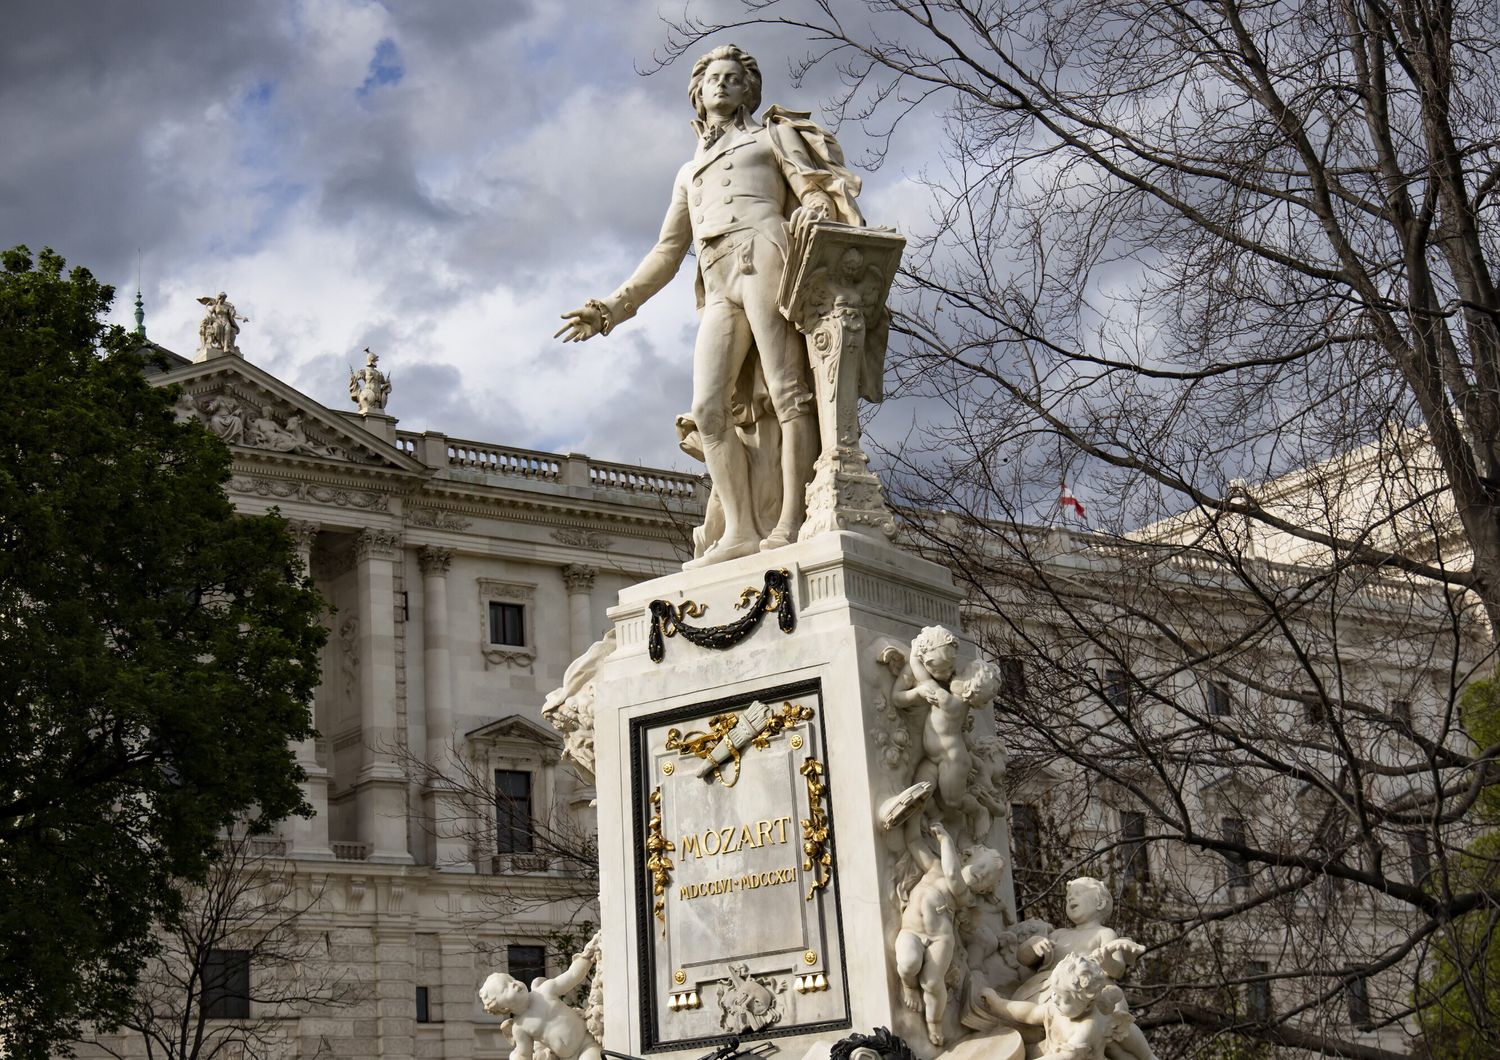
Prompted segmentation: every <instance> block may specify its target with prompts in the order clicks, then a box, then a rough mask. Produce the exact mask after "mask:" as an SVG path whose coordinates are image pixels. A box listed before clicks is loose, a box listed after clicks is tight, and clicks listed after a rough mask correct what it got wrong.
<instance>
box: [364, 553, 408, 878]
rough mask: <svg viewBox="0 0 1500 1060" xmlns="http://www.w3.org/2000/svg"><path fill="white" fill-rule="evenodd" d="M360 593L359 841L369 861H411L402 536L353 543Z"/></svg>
mask: <svg viewBox="0 0 1500 1060" xmlns="http://www.w3.org/2000/svg"><path fill="white" fill-rule="evenodd" d="M354 555H355V565H356V568H357V575H356V581H357V585H358V592H359V618H360V626H359V722H360V736H361V739H362V741H363V749H362V753H361V758H360V771H359V775H358V777H357V779H356V781H355V783H356V785H357V787H358V789H359V791H358V796H357V804H356V805H357V814H358V830H359V838H360V841H361V842H363V843H368V844H369V847H370V860H371V861H377V862H378V861H386V862H406V863H410V862H411V860H412V857H411V853H410V852H409V851H408V849H407V839H406V776H405V774H404V772H403V771H402V769H401V767H400V765H399V762H398V752H399V747H400V740H401V737H402V735H403V734H402V733H401V732H400V728H399V726H398V724H397V718H396V593H395V564H396V562H397V561H398V560H399V558H400V556H401V537H400V535H399V534H396V533H394V532H392V531H389V530H379V529H367V530H363V531H361V532H360V533H359V535H358V536H357V537H356V539H355V549H354Z"/></svg>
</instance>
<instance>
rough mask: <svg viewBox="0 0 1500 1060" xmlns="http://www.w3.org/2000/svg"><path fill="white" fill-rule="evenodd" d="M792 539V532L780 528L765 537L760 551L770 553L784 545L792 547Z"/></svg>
mask: <svg viewBox="0 0 1500 1060" xmlns="http://www.w3.org/2000/svg"><path fill="white" fill-rule="evenodd" d="M792 537H793V534H792V531H790V530H787V529H785V528H783V527H780V526H778V527H777V528H776V529H774V530H772V531H771V532H770V533H769V534H767V535H766V536H765V539H764V540H762V541H761V543H760V550H761V551H762V552H769V551H771V549H773V548H781V547H782V546H783V545H790V544H791V543H792Z"/></svg>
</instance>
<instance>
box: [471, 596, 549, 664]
mask: <svg viewBox="0 0 1500 1060" xmlns="http://www.w3.org/2000/svg"><path fill="white" fill-rule="evenodd" d="M535 598H536V586H534V585H522V584H520V583H516V582H502V581H496V580H495V579H493V578H480V579H479V630H480V632H479V647H480V650H481V652H482V653H483V654H484V661H485V665H486V667H491V666H507V667H512V668H514V667H523V668H529V667H530V666H531V665H532V663H533V662H535V661H536V628H535V627H536V614H535V608H534V606H533V604H534V601H535Z"/></svg>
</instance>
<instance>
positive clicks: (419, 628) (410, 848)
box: [108, 350, 706, 1058]
mask: <svg viewBox="0 0 1500 1060" xmlns="http://www.w3.org/2000/svg"><path fill="white" fill-rule="evenodd" d="M159 352H160V351H159ZM168 359H169V361H170V365H169V367H168V369H167V370H166V371H165V372H162V373H160V374H157V375H155V376H154V381H155V382H157V383H159V384H160V385H163V386H165V385H176V386H178V387H180V394H179V397H178V401H177V410H178V415H179V418H196V419H198V420H200V421H202V422H203V423H205V424H206V425H207V426H208V428H209V429H210V430H212V431H214V432H215V433H216V434H218V435H220V436H221V437H222V438H224V440H225V441H226V442H228V443H229V444H230V447H231V449H232V452H233V471H232V477H231V479H230V482H229V487H228V489H229V493H230V496H231V497H232V499H233V501H234V503H235V505H236V507H237V508H238V509H239V510H240V511H242V512H247V513H263V512H267V511H270V510H272V509H275V510H277V511H279V512H280V514H281V515H282V516H283V517H284V518H285V519H286V520H287V521H288V523H289V526H290V528H291V530H292V532H293V534H294V536H295V540H296V542H297V544H298V547H299V549H300V552H301V556H302V559H303V561H304V563H305V564H306V567H307V570H308V571H309V572H310V574H311V576H312V579H313V583H314V585H315V586H316V587H317V589H318V591H319V592H320V593H322V595H323V597H324V598H325V599H326V600H327V602H328V604H329V605H330V608H331V609H330V612H329V614H328V616H327V625H328V630H329V637H328V643H327V646H326V648H325V652H324V656H323V665H322V675H323V680H322V684H321V686H320V687H319V689H318V691H317V694H316V700H315V705H314V712H315V725H316V728H317V730H318V733H319V736H318V737H317V738H316V739H315V740H308V741H306V742H304V743H303V744H302V745H301V746H299V747H298V748H297V755H298V759H299V761H300V762H301V763H302V765H303V768H304V769H305V770H306V773H307V778H308V779H307V782H306V786H305V788H306V798H307V801H308V802H309V803H310V804H311V806H312V807H313V809H314V811H315V815H314V816H313V817H312V818H310V819H306V820H304V819H301V818H294V819H293V820H291V821H289V822H286V823H285V824H284V825H283V826H282V831H281V833H280V834H279V835H278V836H277V837H275V838H273V839H271V840H257V841H256V843H255V845H256V849H257V852H258V854H259V855H260V858H259V861H258V864H260V865H262V866H263V867H265V868H266V870H267V871H268V873H269V874H271V875H274V876H275V878H276V879H277V881H278V882H279V885H280V886H282V887H283V888H285V889H286V895H285V901H286V903H287V904H288V906H289V907H290V906H297V905H298V904H299V902H300V903H301V904H302V905H307V906H309V907H310V908H308V909H307V910H306V912H304V913H301V914H300V915H299V917H298V921H297V925H296V927H297V931H298V932H299V934H300V935H301V936H302V937H303V938H307V939H312V940H314V941H315V943H316V945H314V946H313V947H312V948H311V949H310V950H309V951H308V955H307V957H308V960H309V961H310V962H312V963H314V964H317V965H318V968H317V969H316V974H318V975H321V976H325V977H327V978H328V979H329V980H330V981H333V980H337V981H338V982H339V983H340V984H341V985H342V987H343V989H342V990H341V991H340V993H341V994H342V995H343V996H342V999H341V1001H340V1003H339V1004H336V1005H331V1006H324V1007H320V1008H318V1009H316V1010H314V1011H311V1012H307V1013H302V1014H299V1013H298V1012H297V1011H296V1006H285V1005H280V1006H271V1007H270V1008H274V1009H275V1010H274V1011H250V1012H249V1016H250V1017H251V1018H252V1019H261V1018H266V1019H268V1020H269V1022H270V1023H272V1024H274V1026H273V1027H272V1029H271V1032H270V1034H269V1037H270V1039H271V1041H272V1042H273V1043H274V1052H275V1053H276V1054H278V1055H284V1056H287V1057H294V1056H306V1057H310V1056H331V1057H336V1056H349V1057H361V1058H369V1057H389V1058H395V1057H414V1056H420V1057H448V1058H457V1057H479V1058H482V1057H499V1056H503V1055H506V1054H508V1052H509V1049H510V1043H509V1041H508V1040H507V1039H506V1038H505V1037H504V1036H503V1035H501V1034H500V1033H499V1021H498V1020H496V1019H494V1018H493V1017H490V1016H487V1015H485V1014H484V1013H483V1012H482V1011H481V1010H480V1008H479V1006H478V1003H477V1000H476V994H475V991H476V988H477V986H478V984H479V982H480V981H481V980H482V979H483V977H484V976H485V975H486V974H487V973H488V972H490V971H493V970H495V969H497V968H499V969H505V968H507V966H509V967H510V969H511V970H512V971H514V972H516V973H517V974H519V975H522V976H527V977H529V975H531V974H535V973H536V971H537V970H539V968H540V967H541V966H544V965H546V964H547V963H548V962H547V959H546V956H545V954H546V948H547V947H548V945H549V943H550V942H552V941H553V940H554V939H555V938H556V936H557V935H558V933H560V932H569V931H577V930H580V929H581V928H582V929H585V930H586V928H587V922H588V919H589V917H590V916H592V915H595V914H593V913H592V908H591V906H590V905H589V904H588V903H587V902H586V901H583V900H581V898H580V895H581V894H587V893H589V892H590V891H591V890H592V889H594V888H595V886H596V885H594V884H592V883H591V882H590V880H591V877H590V876H589V873H591V871H592V870H591V869H589V868H588V867H587V864H586V862H587V860H588V859H587V855H588V853H589V848H590V846H591V844H592V829H593V825H592V813H591V811H590V809H589V804H590V801H591V799H592V794H593V793H592V790H591V789H590V787H589V786H588V785H589V783H590V779H589V778H586V777H580V776H579V775H578V774H577V772H575V770H574V769H572V768H571V767H570V766H569V765H568V764H567V763H566V762H564V761H563V760H562V759H561V750H562V741H561V740H560V739H559V738H558V735H557V734H556V732H555V731H554V730H553V729H552V728H551V726H550V725H548V724H547V723H546V722H544V721H543V719H542V717H541V707H542V703H543V700H544V697H545V696H546V694H547V693H548V692H549V691H551V690H552V689H554V688H556V687H558V686H559V685H561V684H562V681H563V674H564V670H565V669H566V668H567V666H568V664H569V663H570V662H571V661H572V660H573V659H574V658H575V657H576V656H578V655H580V654H581V653H582V652H583V651H584V650H585V649H586V648H587V647H588V646H589V645H590V644H592V643H593V642H594V641H595V640H596V639H597V638H598V637H599V636H600V635H601V634H602V632H603V631H604V629H605V628H606V618H605V611H606V609H607V608H608V607H609V606H611V604H612V602H613V601H614V599H615V596H616V593H617V592H618V590H619V589H620V588H621V587H622V586H624V585H627V584H630V583H633V582H636V581H640V580H643V579H647V578H652V577H655V576H657V575H660V574H663V573H666V572H667V571H669V570H673V569H676V568H677V567H679V566H680V565H681V563H682V561H683V558H684V557H685V555H687V554H690V549H691V544H690V532H691V528H692V527H694V526H696V525H697V524H698V523H699V522H700V521H701V519H702V507H703V503H704V501H705V499H706V494H705V490H704V487H703V484H702V483H701V481H700V480H699V479H698V478H697V477H694V476H689V475H681V474H673V473H670V472H665V471H655V470H649V469H642V468H639V467H632V466H628V465H622V464H612V463H607V462H603V461H599V460H594V459H591V458H589V457H587V456H584V455H581V454H577V453H571V454H566V455H564V454H554V453H541V452H532V451H528V450H522V449H515V448H509V447H505V446H500V445H492V444H487V443H479V442H470V441H463V440H459V439H452V438H447V437H445V436H443V435H441V434H437V433H433V432H427V433H425V434H415V433H411V432H407V431H401V430H398V429H397V426H396V420H395V419H394V418H392V417H391V416H389V415H387V414H385V413H384V411H383V410H382V409H379V408H371V409H370V410H369V411H368V412H367V413H365V414H363V415H361V414H359V413H357V412H353V411H349V412H339V411H333V410H330V409H328V408H325V407H323V406H322V405H320V404H319V403H318V402H316V401H314V400H312V399H311V398H309V397H307V396H306V395H304V394H302V393H299V392H298V391H296V390H295V389H293V388H291V387H289V386H287V385H286V384H285V383H283V382H282V381H280V380H279V379H277V378H275V377H274V376H272V375H271V374H269V373H267V372H265V371H264V370H262V369H260V368H258V367H257V366H256V365H255V364H254V363H253V362H252V361H249V360H247V359H246V358H244V357H243V356H239V355H237V354H235V353H233V352H228V351H221V350H208V351H207V352H206V353H203V352H200V356H199V359H198V360H197V361H193V362H190V361H188V360H186V359H185V358H181V357H178V356H176V355H171V354H168ZM497 787H498V794H499V796H500V798H499V799H498V800H497V799H496V798H495V790H496V788H497ZM575 851H576V853H577V854H578V855H579V856H578V857H577V858H574V857H572V856H571V854H572V853H574V852H575ZM232 958H233V954H232V953H231V954H230V959H231V960H232ZM539 961H540V964H539V963H538V962H539ZM552 967H553V968H554V969H555V967H556V964H555V958H554V959H553V961H552ZM304 971H306V969H299V974H300V973H301V972H304ZM248 974H249V976H250V977H251V980H252V981H251V983H250V990H249V993H250V996H251V997H252V998H253V997H255V996H256V995H257V993H258V992H259V991H257V989H256V988H255V987H256V984H255V983H254V981H253V980H254V978H255V977H256V976H258V975H261V974H266V973H263V972H262V971H261V970H259V969H257V968H255V967H250V968H249V971H248ZM243 985H244V984H240V986H233V985H231V992H232V991H233V990H235V989H240V988H242V987H243ZM231 1000H232V999H231ZM250 1008H251V1009H255V1008H256V1006H255V1004H254V1003H253V1002H252V1003H251V1005H250ZM226 1011H243V1008H241V1009H239V1010H236V1009H235V1006H234V1005H233V1004H230V1005H229V1006H228V1007H227V1008H226ZM108 1044H109V1045H110V1046H112V1047H114V1048H116V1049H123V1050H124V1051H125V1052H126V1053H135V1052H139V1050H138V1049H136V1048H135V1047H134V1046H132V1045H131V1044H130V1039H129V1037H128V1036H126V1037H121V1038H117V1039H111V1040H110V1041H109V1042H108ZM137 1044H139V1043H137ZM142 1055H144V1054H142Z"/></svg>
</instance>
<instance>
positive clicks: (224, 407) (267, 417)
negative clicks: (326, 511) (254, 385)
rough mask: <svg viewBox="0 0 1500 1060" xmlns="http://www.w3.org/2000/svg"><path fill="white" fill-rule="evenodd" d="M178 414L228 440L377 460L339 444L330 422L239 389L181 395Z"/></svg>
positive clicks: (290, 452) (359, 461)
mask: <svg viewBox="0 0 1500 1060" xmlns="http://www.w3.org/2000/svg"><path fill="white" fill-rule="evenodd" d="M176 412H177V418H178V419H179V420H187V419H196V420H198V421H199V422H200V423H202V424H204V426H206V427H207V428H208V429H209V430H211V431H213V432H214V433H215V434H217V435H218V436H219V437H220V438H222V439H224V440H225V441H226V442H228V443H229V444H230V445H241V446H245V447H246V448H249V449H261V450H265V451H267V452H272V453H286V454H288V455H291V456H316V457H322V458H324V459H328V460H343V461H348V462H350V463H357V464H371V463H377V462H379V458H378V457H377V456H375V455H374V454H372V453H369V452H367V451H362V450H360V449H357V448H350V447H348V446H345V445H339V444H337V442H338V441H340V439H339V438H338V436H337V435H336V434H334V433H333V432H332V431H330V430H329V429H328V428H327V427H325V426H323V425H321V424H317V423H314V422H310V420H309V416H308V413H307V412H306V411H305V410H302V409H298V408H295V407H293V406H290V405H284V404H283V403H281V402H277V401H273V400H270V399H267V398H264V397H261V396H258V395H251V394H246V393H245V392H243V391H242V390H241V389H239V388H231V387H223V388H222V389H220V390H218V391H216V392H211V393H200V394H189V393H187V392H186V391H183V392H182V393H181V394H179V395H178V397H177V403H176Z"/></svg>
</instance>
